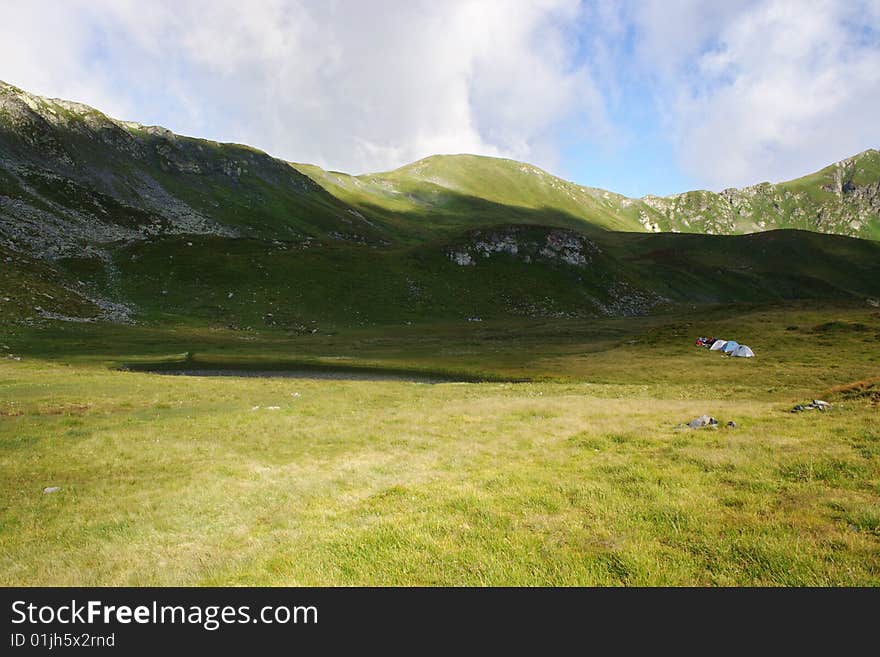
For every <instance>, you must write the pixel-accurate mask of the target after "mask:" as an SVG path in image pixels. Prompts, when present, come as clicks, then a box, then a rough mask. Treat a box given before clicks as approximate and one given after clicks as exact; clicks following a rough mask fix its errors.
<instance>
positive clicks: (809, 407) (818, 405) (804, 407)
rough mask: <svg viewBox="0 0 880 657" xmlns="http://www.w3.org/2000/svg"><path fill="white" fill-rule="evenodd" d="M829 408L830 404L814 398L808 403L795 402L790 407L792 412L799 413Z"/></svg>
mask: <svg viewBox="0 0 880 657" xmlns="http://www.w3.org/2000/svg"><path fill="white" fill-rule="evenodd" d="M829 408H831V404H829V403H828V402H827V401H822V400H821V399H814V400H813V401H811V402H810V403H809V404H796V405H795V407H794V408H792V409H791V412H792V413H800V412H801V411H813V410H819V411H827V410H828V409H829Z"/></svg>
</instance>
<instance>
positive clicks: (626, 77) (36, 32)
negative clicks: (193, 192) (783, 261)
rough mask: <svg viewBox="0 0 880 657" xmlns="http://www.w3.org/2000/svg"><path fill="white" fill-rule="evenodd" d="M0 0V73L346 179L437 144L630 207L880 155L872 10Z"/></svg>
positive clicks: (834, 6)
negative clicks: (516, 164) (543, 174)
mask: <svg viewBox="0 0 880 657" xmlns="http://www.w3.org/2000/svg"><path fill="white" fill-rule="evenodd" d="M242 7H243V5H242V4H241V3H239V2H235V1H233V0H214V1H213V2H207V1H204V0H175V1H173V2H172V1H170V0H156V1H154V2H138V1H136V0H67V1H65V2H62V1H54V2H53V1H49V0H33V1H31V2H27V3H21V2H17V1H16V0H0V14H2V15H3V17H4V20H3V21H2V23H0V61H2V62H3V64H2V67H0V79H4V80H6V81H7V82H9V83H11V84H14V85H16V86H19V87H21V88H23V89H25V90H27V91H31V92H34V93H38V94H40V95H44V96H50V97H59V98H65V99H70V100H76V101H80V102H83V103H86V104H88V105H92V106H94V107H97V108H98V109H100V110H102V111H105V112H107V113H108V114H110V115H112V116H114V117H116V118H122V119H126V120H136V121H139V122H141V123H147V124H157V125H163V126H165V127H167V128H169V129H171V130H173V131H174V132H177V133H180V134H190V135H194V136H200V137H204V138H209V139H214V140H217V141H226V142H238V143H244V144H249V145H252V146H255V147H258V148H260V149H262V150H265V151H266V152H268V153H270V154H271V155H274V156H276V157H280V158H283V159H286V160H290V161H296V162H310V163H314V164H318V165H319V166H322V167H324V168H327V169H334V170H340V171H349V172H352V173H364V172H369V171H383V170H389V169H393V168H396V167H398V166H401V165H403V164H406V163H409V162H412V161H415V160H418V159H420V158H422V157H425V156H427V155H432V154H435V153H459V152H469V153H477V154H482V155H493V156H501V157H509V158H512V159H516V160H520V161H527V162H530V163H533V164H535V165H537V166H540V167H542V168H544V169H547V170H548V171H550V172H552V173H554V174H556V175H559V176H561V177H563V178H566V179H569V180H573V181H575V182H577V183H579V184H581V185H585V186H590V187H600V188H604V189H609V190H612V191H615V192H618V193H621V194H625V195H627V196H633V197H640V196H644V195H645V194H658V195H666V194H671V193H675V192H682V191H686V190H689V189H695V188H708V189H713V190H720V189H722V188H724V187H741V186H745V185H749V184H754V183H757V182H761V181H764V180H768V181H771V182H776V181H780V180H787V179H791V178H796V177H798V176H801V175H804V174H805V173H808V172H811V171H815V170H818V169H820V168H822V167H824V166H826V165H827V164H829V163H831V162H834V161H837V160H840V159H843V158H845V157H848V156H850V155H853V154H855V153H858V152H860V151H863V150H865V149H867V148H876V147H877V146H878V145H880V122H878V121H877V120H876V117H877V116H880V0H852V1H849V2H845V3H840V2H831V1H826V0H741V1H731V2H725V3H723V4H722V3H705V2H699V1H697V0H679V1H678V2H670V1H663V0H640V1H635V0H633V1H624V2H609V1H607V0H595V1H589V2H587V1H584V2H580V1H578V0H508V1H503V0H460V1H459V0H452V1H449V2H443V3H437V2H431V1H428V0H410V1H409V2H402V1H397V0H395V1H392V0H375V1H372V2H366V1H357V0H336V1H333V2H327V1H324V2H319V1H317V0H255V1H254V2H249V3H247V5H244V7H245V8H246V9H242Z"/></svg>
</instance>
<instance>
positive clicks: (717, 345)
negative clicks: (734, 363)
mask: <svg viewBox="0 0 880 657" xmlns="http://www.w3.org/2000/svg"><path fill="white" fill-rule="evenodd" d="M726 344H727V340H715V342H713V343H712V346H711V347H709V351H721V350H722V349H724V345H726Z"/></svg>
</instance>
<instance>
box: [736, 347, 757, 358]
mask: <svg viewBox="0 0 880 657" xmlns="http://www.w3.org/2000/svg"><path fill="white" fill-rule="evenodd" d="M730 355H731V356H739V357H740V358H752V357H753V356H754V355H755V354H754V352H753V351H752V350H751V349H749V348H748V347H747V346H745V345H744V344H741V345H740V346H738V347H737V348H736V349H734V350H733V353H731V354H730Z"/></svg>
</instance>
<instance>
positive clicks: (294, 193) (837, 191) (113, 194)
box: [0, 82, 880, 245]
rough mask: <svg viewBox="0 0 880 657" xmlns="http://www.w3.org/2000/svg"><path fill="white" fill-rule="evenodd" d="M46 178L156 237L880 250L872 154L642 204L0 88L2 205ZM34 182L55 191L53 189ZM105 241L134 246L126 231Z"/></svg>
mask: <svg viewBox="0 0 880 657" xmlns="http://www.w3.org/2000/svg"><path fill="white" fill-rule="evenodd" d="M22 166H24V167H25V170H24V173H25V174H26V175H24V176H22V175H19V174H21V173H22ZM47 171H51V172H52V173H53V174H55V176H61V178H66V179H67V180H68V181H73V183H74V184H75V185H78V186H79V187H82V188H84V189H82V194H83V195H85V196H89V195H92V193H93V192H94V193H95V194H97V195H99V196H98V197H97V199H92V200H95V201H96V203H97V205H101V203H102V202H103V197H102V196H100V195H103V196H105V197H110V198H112V199H115V201H117V202H119V203H121V204H123V205H125V206H131V207H133V208H134V210H135V211H136V212H135V214H138V212H140V213H141V214H143V213H145V214H146V215H148V216H150V217H151V219H150V220H147V219H145V218H144V217H141V220H140V223H139V225H140V227H141V228H144V226H145V225H146V226H147V228H146V229H145V230H141V231H140V232H146V233H148V234H149V233H151V232H155V231H157V230H161V231H165V232H171V233H175V232H176V233H194V234H203V233H204V234H211V233H223V234H228V235H233V234H235V235H245V236H248V235H249V236H269V234H271V233H274V234H275V236H278V237H281V238H282V239H283V238H288V237H294V238H297V237H298V238H327V239H348V240H351V241H355V242H362V243H373V244H379V245H381V244H387V243H391V242H404V243H407V242H408V243H413V242H419V241H423V240H424V239H429V238H431V237H433V236H435V235H436V234H437V233H438V232H439V233H444V232H445V233H449V232H455V231H457V230H460V229H463V228H471V227H474V226H473V225H472V224H473V223H476V224H477V225H491V224H493V223H504V222H506V221H507V219H508V217H507V215H508V214H510V215H511V217H510V218H512V219H514V220H515V221H523V222H525V223H533V222H534V221H536V220H537V218H536V217H535V216H533V215H535V214H536V213H537V214H546V215H547V216H545V217H544V218H543V219H541V221H542V222H543V223H549V224H553V225H564V226H566V227H572V228H577V229H580V230H587V231H589V230H592V229H603V230H624V231H646V232H694V233H706V234H740V233H749V232H757V231H761V230H769V229H773V228H799V229H804V230H815V231H817V232H829V233H837V234H843V235H850V236H854V237H863V238H871V239H878V238H880V153H878V151H876V150H874V149H867V150H865V151H863V152H862V153H859V154H856V155H853V156H851V157H849V158H845V159H844V160H841V161H840V162H836V163H832V164H830V165H829V166H828V167H825V168H824V169H821V170H819V171H817V172H814V173H811V174H807V175H806V176H802V177H800V178H796V179H794V180H791V181H785V182H782V183H775V184H774V183H767V182H762V183H757V184H755V185H749V186H746V187H744V188H727V189H724V190H722V191H721V192H712V191H708V190H692V191H687V192H682V193H679V194H673V195H669V196H656V195H650V194H649V195H646V196H643V197H641V198H638V199H636V198H629V197H626V196H624V195H621V194H617V193H615V192H613V191H609V190H604V189H600V188H595V187H586V186H582V185H578V184H576V183H573V182H570V181H567V180H564V179H563V178H560V177H558V176H555V175H553V174H551V173H549V172H547V171H544V170H542V169H540V168H539V167H536V166H534V165H531V164H528V163H524V162H518V161H516V160H511V159H507V158H491V157H487V156H477V155H470V154H457V155H431V156H428V157H425V158H422V159H420V160H417V161H415V162H412V163H409V164H406V165H403V166H401V167H398V168H396V169H393V170H391V171H386V172H379V173H367V174H361V175H357V176H355V175H351V174H346V173H343V172H334V171H326V170H324V169H322V168H320V167H318V166H316V165H311V164H300V163H294V162H288V161H285V160H282V159H279V158H274V157H272V156H271V155H269V154H267V153H265V152H264V151H261V150H259V149H256V148H253V147H250V146H247V145H242V144H234V143H223V142H216V141H212V140H204V139H198V138H195V137H187V136H182V135H177V134H175V133H173V132H172V131H170V130H168V129H167V128H163V127H161V126H147V125H144V124H141V123H138V122H135V121H127V120H119V119H115V118H112V117H109V116H108V115H106V114H104V113H103V112H101V111H99V110H97V109H95V108H93V107H91V106H89V105H86V104H84V103H78V102H73V101H66V100H63V99H53V98H45V97H41V96H37V95H34V94H30V93H28V92H26V91H24V90H22V89H19V88H18V87H14V86H12V85H8V84H6V83H2V82H0V195H2V196H4V197H5V198H6V199H17V200H18V201H19V203H18V204H17V207H19V208H21V207H23V205H24V206H30V207H33V206H37V210H35V211H34V212H36V214H38V215H39V214H40V213H39V211H38V210H39V206H40V205H41V204H40V203H39V202H37V203H32V202H30V201H29V199H28V198H27V196H28V194H21V193H18V194H16V193H10V191H12V192H21V189H20V188H21V187H22V186H30V187H34V185H33V184H31V182H32V181H28V180H27V177H28V176H31V177H37V178H40V177H41V175H42V174H45V173H46V172H47ZM77 174H79V175H77ZM193 176H202V179H201V180H198V181H194V180H192V177H193ZM43 177H45V176H43ZM10 178H11V179H10ZM170 178H174V179H173V180H172V179H170ZM37 182H42V183H43V184H42V185H37V186H38V187H42V188H46V187H51V186H52V184H54V182H57V181H52V182H49V183H47V181H45V180H43V181H39V180H38V181H37ZM204 183H207V184H204ZM267 187H268V189H267ZM31 196H34V195H33V194H31ZM37 196H41V195H40V194H37ZM43 196H44V195H43ZM37 200H39V199H37ZM49 200H53V199H49ZM7 205H8V201H7ZM44 205H45V204H44ZM56 205H58V204H57V203H56ZM228 206H232V207H228ZM56 210H57V208H56ZM524 210H525V212H524ZM25 214H27V212H25ZM56 214H57V212H56ZM101 215H102V213H100V212H95V213H93V214H92V219H97V221H95V222H94V223H95V225H102V224H105V223H106V222H104V221H102V216H101ZM426 215H431V217H430V218H431V221H430V222H426V221H425V220H424V217H425V216H426ZM464 216H467V217H468V219H467V220H465V219H463V217H464ZM499 216H501V217H502V221H498V218H499ZM44 218H45V217H44ZM2 220H3V212H2V207H0V223H2ZM8 223H9V221H8V220H7V221H6V224H7V226H6V228H7V230H6V232H7V233H8V232H10V231H9V228H8ZM46 223H49V224H50V225H51V224H52V223H53V222H52V221H47V222H46ZM76 223H77V222H76V221H68V222H62V224H63V225H70V224H76ZM80 223H81V222H80ZM117 223H118V222H117ZM151 224H155V226H154V227H152V228H150V225H151ZM0 229H2V226H0ZM62 232H63V231H62ZM74 232H76V231H74ZM104 232H105V233H107V237H117V236H118V235H119V234H127V235H128V237H130V238H136V237H137V235H136V233H137V231H134V232H132V231H124V230H120V228H119V226H118V225H117V226H115V227H114V228H113V229H112V230H106V231H104ZM0 234H2V230H0Z"/></svg>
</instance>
